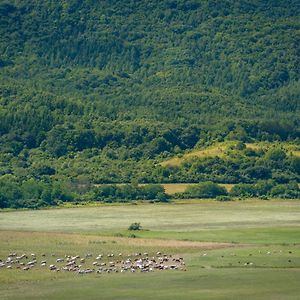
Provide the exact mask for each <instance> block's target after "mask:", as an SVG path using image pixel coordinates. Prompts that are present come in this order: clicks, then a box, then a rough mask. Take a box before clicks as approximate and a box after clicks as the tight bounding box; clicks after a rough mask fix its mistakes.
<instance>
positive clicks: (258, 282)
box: [0, 231, 300, 299]
mask: <svg viewBox="0 0 300 300" xmlns="http://www.w3.org/2000/svg"><path fill="white" fill-rule="evenodd" d="M0 240H1V242H2V247H1V250H0V258H1V257H5V255H7V254H8V252H10V251H11V250H14V251H19V252H27V253H28V252H32V251H33V252H35V253H37V254H41V253H45V255H46V258H44V259H47V261H48V260H50V262H51V259H52V260H53V258H51V253H54V252H55V253H56V256H63V255H64V254H79V255H84V254H85V253H87V252H89V253H93V254H98V253H110V252H113V253H118V252H119V251H122V252H123V253H124V254H127V253H133V252H135V251H148V252H149V254H151V255H152V254H153V253H154V252H156V251H157V250H160V251H162V252H164V253H174V254H175V253H176V254H180V255H182V256H184V258H185V260H186V264H187V271H186V272H183V271H166V272H159V271H158V272H154V273H147V274H142V273H139V274H132V273H125V274H101V275H100V274H91V275H85V276H80V275H77V274H73V273H53V272H51V271H49V270H42V269H41V268H36V269H33V270H31V271H28V272H23V271H21V270H15V269H12V270H6V269H1V270H0V285H1V299H83V298H85V299H141V298H143V299H241V298H242V297H243V298H245V299H297V297H298V294H299V287H298V281H299V279H300V247H299V245H272V246H264V245H262V246H247V245H242V246H241V247H230V248H227V246H226V245H219V244H209V245H201V243H191V242H186V243H185V242H182V243H177V244H176V243H174V241H169V242H167V243H164V241H159V240H158V241H156V240H151V242H150V243H145V241H144V240H140V239H124V238H117V237H116V238H114V237H99V236H92V235H91V236H85V235H76V234H59V233H38V232H35V233H26V232H9V231H0ZM38 258H39V257H38ZM249 261H251V262H252V264H253V265H251V266H248V265H247V266H245V263H247V262H249Z"/></svg>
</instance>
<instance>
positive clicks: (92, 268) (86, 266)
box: [0, 252, 186, 274]
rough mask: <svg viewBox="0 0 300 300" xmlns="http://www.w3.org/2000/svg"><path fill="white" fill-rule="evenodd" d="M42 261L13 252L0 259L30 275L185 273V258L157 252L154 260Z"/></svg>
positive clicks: (66, 258) (137, 257) (141, 255)
mask: <svg viewBox="0 0 300 300" xmlns="http://www.w3.org/2000/svg"><path fill="white" fill-rule="evenodd" d="M40 257H41V258H40V259H38V258H37V255H36V254H34V253H32V254H30V255H27V254H25V253H24V254H22V255H18V254H17V253H15V252H12V253H10V254H9V255H8V257H7V258H6V259H4V260H2V259H0V268H6V269H20V270H23V271H29V270H31V269H33V268H37V267H40V268H44V269H49V270H51V271H54V272H59V271H67V272H75V273H78V274H89V273H112V272H114V273H118V272H121V273H123V272H138V271H139V272H153V271H155V270H160V271H163V270H182V271H185V270H186V267H185V262H184V259H183V258H182V257H176V256H172V255H166V254H162V253H161V252H157V253H156V254H155V255H154V256H152V257H149V255H148V253H134V254H131V255H123V254H122V253H119V254H118V255H115V254H113V253H110V254H108V255H103V254H99V255H97V256H93V255H92V254H90V253H88V254H86V255H84V256H79V255H75V256H72V255H65V256H64V257H56V255H55V254H51V255H50V257H49V261H51V264H50V263H48V260H47V259H46V255H45V254H42V255H41V256H40Z"/></svg>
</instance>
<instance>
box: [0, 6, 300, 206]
mask: <svg viewBox="0 0 300 300" xmlns="http://www.w3.org/2000/svg"><path fill="white" fill-rule="evenodd" d="M299 18H300V2H299V1H297V0H269V1H263V0H224V1H214V0H189V1H183V0H162V1H161V0H160V1H158V0H153V1H146V0H140V1H134V0H132V1H121V0H109V1H108V0H103V1H96V0H86V1H82V0H66V1H51V0H43V1H37V0H6V1H2V0H0V176H1V177H0V182H1V183H2V186H3V191H4V192H1V191H0V204H1V203H4V204H1V205H2V206H7V205H8V204H7V203H12V202H14V200H12V199H18V198H19V199H21V198H22V199H25V200H26V199H27V198H28V197H29V198H30V199H31V200H32V199H33V201H35V199H36V198H39V199H40V198H41V194H42V192H43V191H44V190H45V186H47V188H49V193H50V194H51V193H52V194H51V195H52V196H51V197H52V198H53V199H57V198H59V199H61V200H63V201H65V200H66V199H69V198H68V197H69V196H62V195H64V192H63V187H61V183H64V184H67V186H68V188H65V189H67V190H68V191H70V190H72V189H70V186H73V187H74V186H76V187H77V190H76V192H78V189H79V187H80V186H84V187H87V186H89V185H90V184H93V183H117V182H131V181H136V182H172V181H177V182H178V181H179V182H180V181H185V182H187V181H194V182H198V181H201V180H204V179H209V180H213V181H218V182H230V183H231V182H235V183H236V182H248V183H252V182H255V181H256V180H259V179H264V180H269V179H271V180H275V181H276V180H277V181H278V183H282V182H289V181H295V180H296V181H299V172H300V171H299V169H300V167H299V165H300V162H299V158H297V157H294V156H284V158H283V159H284V162H285V163H284V164H276V163H274V164H273V163H272V159H271V162H266V160H268V154H267V153H254V154H253V153H252V155H251V154H249V153H248V154H247V153H243V155H242V158H241V155H239V154H237V156H238V158H237V157H235V159H240V160H239V161H234V163H232V161H231V162H228V160H226V161H225V162H223V161H220V160H218V161H212V160H210V161H209V162H208V161H205V162H202V161H200V162H199V161H198V162H196V163H195V162H192V163H190V165H189V164H185V165H184V166H183V167H182V168H181V169H176V168H175V169H174V168H170V167H162V166H161V165H159V164H158V162H160V161H162V160H164V159H165V158H168V157H172V156H173V155H175V154H178V153H179V154H180V153H182V152H184V151H186V150H189V149H193V148H194V147H196V148H197V147H198V148H199V147H204V146H207V145H210V144H213V143H214V142H221V141H226V140H236V141H240V142H242V143H245V142H251V141H284V142H285V141H289V142H290V143H294V144H296V145H297V144H298V143H299V137H300V129H299V128H300V127H299V124H300V119H299V103H300V100H299V95H300V84H299V77H300V53H299V49H300V48H299V44H300V30H299V29H300V23H299ZM298 145H299V144H298ZM232 159H233V158H232ZM241 160H242V161H243V162H244V163H242V162H241ZM275 160H277V158H276V159H275ZM279 160H280V159H279ZM199 164H200V165H201V164H206V165H208V167H207V168H206V171H205V172H204V171H203V168H202V167H199ZM192 165H196V166H197V167H193V168H191V166H192ZM221 165H222V166H223V167H222V168H225V169H226V170H225V171H224V172H225V173H224V172H223V173H222V172H221V171H220V166H221ZM243 168H244V169H245V168H254V169H255V170H256V169H257V168H265V169H267V170H265V169H263V171H264V173H263V175H262V176H260V175H257V174H260V173H259V171H257V172H256V173H255V172H254V173H253V174H255V175H254V176H253V174H252V173H251V172H250V171H249V172H248V173H247V172H246V175H243V174H244V173H243ZM216 169H217V170H218V171H216ZM207 170H208V171H207ZM220 172H221V173H222V174H219V173H220ZM203 174H205V175H203ZM224 174H225V175H224ZM251 174H252V175H251ZM266 174H267V175H266ZM280 174H283V175H282V176H281V175H280ZM28 182H31V183H32V182H34V183H35V184H36V185H37V186H38V185H39V187H36V189H35V190H38V192H36V195H37V196H31V195H32V194H33V193H31V192H28V193H27V194H28V196H24V195H25V194H26V192H24V191H23V188H22V186H23V185H25V186H26V184H27V183H28ZM8 183H9V184H15V186H17V187H18V188H19V190H20V191H19V192H18V193H17V194H14V195H11V196H10V198H9V197H8V196H7V190H12V189H14V188H10V187H9V186H8ZM27 185H28V186H34V184H30V183H28V184H27ZM1 195H2V196H1ZM1 197H2V198H1ZM26 197H27V198H26ZM51 197H50V198H51ZM8 198H9V199H10V200H9V199H8ZM52 198H51V199H52ZM1 199H2V200H1ZM1 201H2V202H1ZM45 201H46V200H45ZM49 201H50V200H49ZM49 201H48V202H49ZM51 201H52V200H51ZM51 201H50V202H51ZM66 201H67V200H66ZM25 202H26V201H25ZM46 202H47V201H46ZM1 205H0V206H1ZM22 205H24V204H22ZM22 205H21V206H22Z"/></svg>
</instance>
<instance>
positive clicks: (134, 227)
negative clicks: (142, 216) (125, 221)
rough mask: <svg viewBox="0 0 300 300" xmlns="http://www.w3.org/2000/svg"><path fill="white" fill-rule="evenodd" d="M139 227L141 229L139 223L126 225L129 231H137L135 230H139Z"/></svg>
mask: <svg viewBox="0 0 300 300" xmlns="http://www.w3.org/2000/svg"><path fill="white" fill-rule="evenodd" d="M141 229H142V226H141V223H132V224H130V226H129V227H128V230H130V231H137V230H141Z"/></svg>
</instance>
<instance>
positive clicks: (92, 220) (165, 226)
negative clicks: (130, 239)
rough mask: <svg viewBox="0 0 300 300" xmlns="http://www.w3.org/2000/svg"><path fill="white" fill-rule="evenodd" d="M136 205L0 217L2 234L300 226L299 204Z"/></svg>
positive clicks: (41, 211) (14, 212)
mask: <svg viewBox="0 0 300 300" xmlns="http://www.w3.org/2000/svg"><path fill="white" fill-rule="evenodd" d="M183 203H184V202H181V203H178V202H176V203H172V204H139V205H124V206H110V205H102V206H99V207H83V208H76V209H49V210H36V211H32V210H29V211H12V212H5V213H0V230H1V229H5V230H7V229H8V230H27V231H55V232H84V233H89V232H90V233H99V234H100V233H103V232H111V231H118V230H126V229H127V228H128V226H129V225H130V224H131V223H133V222H140V223H141V224H142V226H143V227H144V229H148V230H150V231H174V232H178V231H180V232H189V231H199V230H208V229H209V230H213V229H230V230H231V229H241V228H264V227H282V226H283V227H287V226H294V225H299V220H300V201H297V200H294V201H262V200H261V201H255V200H254V201H239V202H226V203H224V202H217V201H207V200H199V201H198V202H197V201H193V202H192V203H188V204H183Z"/></svg>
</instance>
